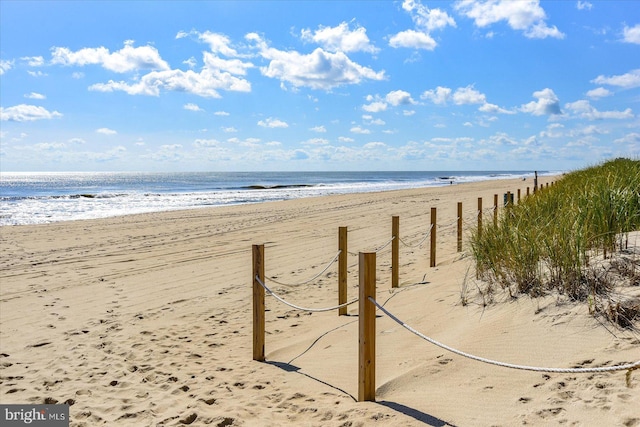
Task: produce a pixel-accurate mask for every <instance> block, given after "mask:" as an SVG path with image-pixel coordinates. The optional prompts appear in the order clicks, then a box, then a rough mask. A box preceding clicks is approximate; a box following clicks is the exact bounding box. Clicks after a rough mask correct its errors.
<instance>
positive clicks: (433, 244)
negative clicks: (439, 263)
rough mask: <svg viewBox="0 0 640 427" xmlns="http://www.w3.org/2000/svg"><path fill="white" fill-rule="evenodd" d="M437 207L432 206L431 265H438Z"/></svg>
mask: <svg viewBox="0 0 640 427" xmlns="http://www.w3.org/2000/svg"><path fill="white" fill-rule="evenodd" d="M436 228H437V227H436V208H431V249H430V251H429V252H430V253H429V267H435V266H436Z"/></svg>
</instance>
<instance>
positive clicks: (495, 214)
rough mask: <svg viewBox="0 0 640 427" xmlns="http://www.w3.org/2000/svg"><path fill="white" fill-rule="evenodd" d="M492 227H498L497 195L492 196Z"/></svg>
mask: <svg viewBox="0 0 640 427" xmlns="http://www.w3.org/2000/svg"><path fill="white" fill-rule="evenodd" d="M493 226H494V227H497V226H498V195H497V194H494V195H493Z"/></svg>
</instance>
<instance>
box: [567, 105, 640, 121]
mask: <svg viewBox="0 0 640 427" xmlns="http://www.w3.org/2000/svg"><path fill="white" fill-rule="evenodd" d="M565 108H566V109H568V110H570V111H572V112H573V113H574V114H576V115H577V116H578V117H581V118H584V119H588V120H600V119H631V118H633V117H634V115H633V111H631V108H627V109H626V110H624V111H598V110H597V109H596V108H595V107H593V106H592V105H591V104H589V101H586V100H580V101H576V102H570V103H568V104H565Z"/></svg>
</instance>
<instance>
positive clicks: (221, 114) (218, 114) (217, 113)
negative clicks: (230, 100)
mask: <svg viewBox="0 0 640 427" xmlns="http://www.w3.org/2000/svg"><path fill="white" fill-rule="evenodd" d="M213 115H214V116H229V115H230V114H229V113H227V112H226V111H216V112H215V113H213Z"/></svg>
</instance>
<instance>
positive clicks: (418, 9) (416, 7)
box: [389, 0, 456, 50]
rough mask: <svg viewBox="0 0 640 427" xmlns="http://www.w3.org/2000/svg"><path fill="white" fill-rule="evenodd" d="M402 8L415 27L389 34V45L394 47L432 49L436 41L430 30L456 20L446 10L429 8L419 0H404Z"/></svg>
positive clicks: (450, 23)
mask: <svg viewBox="0 0 640 427" xmlns="http://www.w3.org/2000/svg"><path fill="white" fill-rule="evenodd" d="M402 9H403V10H404V11H405V12H407V13H408V14H409V15H410V16H411V19H412V21H413V23H414V26H415V29H408V30H404V31H401V32H399V33H397V34H395V35H393V36H391V37H390V38H389V45H390V46H391V47H394V48H398V47H407V48H412V49H424V50H433V49H435V48H436V46H437V43H436V41H435V40H434V39H433V37H431V32H432V31H434V30H441V29H443V28H445V27H447V26H452V27H455V26H456V21H455V20H454V19H453V18H452V17H451V16H449V15H448V14H447V12H445V11H443V10H442V9H430V8H428V7H427V6H425V5H423V4H422V3H421V2H420V0H404V1H403V2H402Z"/></svg>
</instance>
